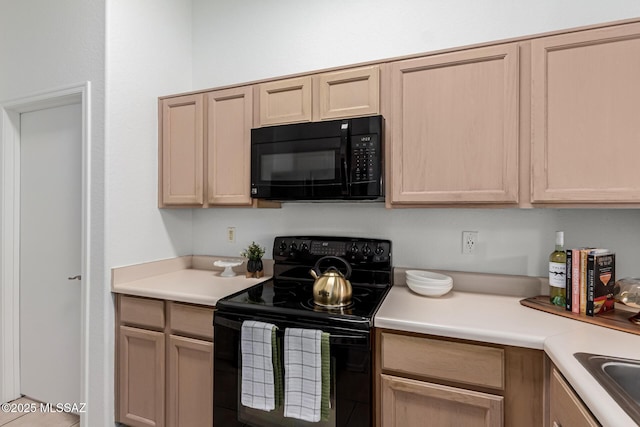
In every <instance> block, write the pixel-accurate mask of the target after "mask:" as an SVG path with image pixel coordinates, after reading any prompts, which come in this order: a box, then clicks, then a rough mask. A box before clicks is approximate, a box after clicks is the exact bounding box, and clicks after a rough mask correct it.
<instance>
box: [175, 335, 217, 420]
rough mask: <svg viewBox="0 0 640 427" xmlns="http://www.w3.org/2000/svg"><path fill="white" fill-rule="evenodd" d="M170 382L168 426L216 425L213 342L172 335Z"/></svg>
mask: <svg viewBox="0 0 640 427" xmlns="http://www.w3.org/2000/svg"><path fill="white" fill-rule="evenodd" d="M167 385H168V387H167V392H168V393H169V395H168V397H169V399H168V405H169V407H168V408H167V415H168V419H167V425H168V426H169V427H172V426H175V427H191V426H192V427H200V426H213V408H211V406H212V405H213V343H210V342H206V341H202V340H195V339H192V338H184V337H178V336H175V335H171V336H170V337H169V377H168V379H167ZM202 408H211V410H210V411H209V410H206V411H203V410H202Z"/></svg>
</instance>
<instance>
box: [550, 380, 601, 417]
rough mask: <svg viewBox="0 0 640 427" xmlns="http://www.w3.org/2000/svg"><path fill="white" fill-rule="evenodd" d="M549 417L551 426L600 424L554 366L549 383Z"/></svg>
mask: <svg viewBox="0 0 640 427" xmlns="http://www.w3.org/2000/svg"><path fill="white" fill-rule="evenodd" d="M549 418H550V423H549V425H551V426H552V427H570V426H593V427H596V426H599V425H600V424H598V422H597V421H596V420H595V418H593V416H592V415H591V413H590V412H589V410H588V409H587V408H586V407H585V406H584V404H583V403H582V401H581V400H580V398H578V396H576V394H575V393H574V392H573V390H572V389H571V386H569V384H567V382H566V381H565V380H564V378H562V375H561V374H560V373H559V372H558V371H557V370H556V369H555V368H552V369H551V381H550V384H549Z"/></svg>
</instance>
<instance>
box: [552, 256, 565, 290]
mask: <svg viewBox="0 0 640 427" xmlns="http://www.w3.org/2000/svg"><path fill="white" fill-rule="evenodd" d="M549 285H551V286H554V287H556V288H564V287H565V286H566V285H567V264H565V263H563V262H550V263H549Z"/></svg>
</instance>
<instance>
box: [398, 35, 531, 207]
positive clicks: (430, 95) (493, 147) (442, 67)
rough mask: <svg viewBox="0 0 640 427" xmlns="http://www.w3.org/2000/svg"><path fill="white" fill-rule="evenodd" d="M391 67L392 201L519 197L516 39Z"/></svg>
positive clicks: (477, 200) (498, 200) (412, 202)
mask: <svg viewBox="0 0 640 427" xmlns="http://www.w3.org/2000/svg"><path fill="white" fill-rule="evenodd" d="M390 68H391V71H390V74H391V76H390V77H391V95H390V96H391V98H392V99H391V117H390V119H388V123H389V127H390V128H391V131H390V132H387V136H390V139H391V140H390V141H389V140H387V147H390V150H388V151H390V154H391V164H390V167H391V174H390V175H391V176H390V180H391V191H390V195H388V196H387V197H390V199H391V201H390V203H391V205H403V204H405V205H420V204H422V205H425V204H448V203H491V204H495V203H500V204H505V203H512V204H515V203H517V202H518V81H519V79H518V45H517V44H516V43H510V44H503V45H496V46H490V47H483V48H476V49H470V50H465V51H460V52H453V53H447V54H442V55H434V56H428V57H423V58H418V59H410V60H405V61H399V62H394V63H391V67H390ZM388 175H389V174H388Z"/></svg>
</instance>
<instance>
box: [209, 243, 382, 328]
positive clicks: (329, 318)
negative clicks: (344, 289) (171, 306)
mask: <svg viewBox="0 0 640 427" xmlns="http://www.w3.org/2000/svg"><path fill="white" fill-rule="evenodd" d="M327 255H332V256H338V257H341V258H343V259H344V260H346V261H347V262H348V263H349V264H350V265H351V268H352V273H351V277H350V279H349V280H350V282H351V287H352V289H353V296H352V299H351V303H350V304H349V305H348V306H346V307H342V308H338V309H328V308H325V307H321V306H318V305H316V304H314V302H313V293H312V289H313V283H314V279H313V278H312V277H311V275H310V274H309V270H311V268H313V266H314V265H315V264H316V262H317V261H318V260H319V259H320V258H322V257H324V256H327ZM273 259H274V275H273V278H271V279H268V280H266V281H264V282H261V283H259V284H257V285H255V286H253V287H251V288H249V289H247V290H244V291H241V292H238V293H236V294H233V295H230V296H228V297H225V298H223V299H221V300H219V301H218V304H217V306H216V308H217V310H218V312H224V311H242V312H251V313H254V314H258V313H265V314H276V315H281V316H296V317H301V318H309V319H310V320H311V321H314V322H327V323H330V324H336V323H340V322H342V323H345V322H346V323H347V324H349V325H351V326H352V327H353V328H356V329H369V328H370V327H371V326H372V322H373V316H374V315H375V313H376V311H377V309H378V307H379V306H380V304H381V302H382V300H383V299H384V297H385V296H386V294H387V292H388V291H389V288H390V286H391V277H392V265H391V242H390V241H389V240H380V239H365V238H350V237H328V236H311V237H304V236H296V237H291V236H287V237H285V236H281V237H276V238H275V240H274V245H273ZM330 265H331V266H334V267H337V268H338V269H339V270H340V271H341V272H342V273H346V268H345V267H344V266H342V264H341V263H339V262H338V263H336V262H332V260H328V261H327V262H324V263H322V264H321V265H320V270H321V271H324V269H325V268H326V267H328V266H330Z"/></svg>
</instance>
